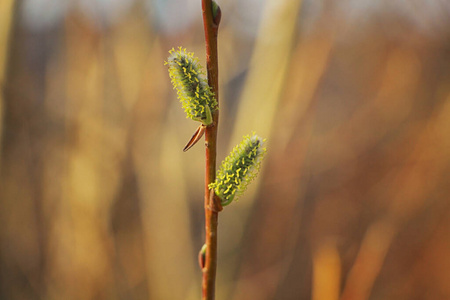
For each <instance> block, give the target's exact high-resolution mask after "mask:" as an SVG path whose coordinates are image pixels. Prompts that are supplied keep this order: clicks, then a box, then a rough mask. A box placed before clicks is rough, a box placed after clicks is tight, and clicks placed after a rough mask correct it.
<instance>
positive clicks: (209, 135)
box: [202, 0, 220, 300]
mask: <svg viewBox="0 0 450 300" xmlns="http://www.w3.org/2000/svg"><path fill="white" fill-rule="evenodd" d="M212 6H213V4H212V1H211V0H202V11H203V25H204V30H205V42H206V68H207V74H208V84H209V86H210V87H211V88H212V90H213V92H214V94H215V97H216V100H217V102H218V103H219V86H218V73H219V70H218V61H217V30H218V23H219V21H218V20H220V17H219V18H217V15H216V18H214V17H213V10H212ZM218 121H219V110H218V109H216V110H215V111H214V113H213V123H212V125H211V126H208V127H207V128H206V130H205V146H206V151H205V156H206V170H205V231H206V237H205V239H206V255H205V264H204V266H203V270H202V271H203V280H202V299H203V300H213V299H214V295H215V281H216V270H217V225H218V211H217V210H215V209H211V203H210V190H209V188H208V185H209V184H210V183H212V182H214V180H215V176H216V148H217V127H218ZM213 197H214V195H213ZM213 197H211V199H213Z"/></svg>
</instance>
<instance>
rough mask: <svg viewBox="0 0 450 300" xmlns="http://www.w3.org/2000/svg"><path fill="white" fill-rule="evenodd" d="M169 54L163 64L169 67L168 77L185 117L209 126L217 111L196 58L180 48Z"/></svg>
mask: <svg viewBox="0 0 450 300" xmlns="http://www.w3.org/2000/svg"><path fill="white" fill-rule="evenodd" d="M169 53H170V56H169V58H168V59H167V62H165V64H166V65H168V66H169V76H170V78H171V80H172V84H173V87H174V89H176V90H177V95H178V99H179V100H180V102H181V103H182V105H183V108H184V110H185V112H186V114H187V117H188V118H191V119H192V120H195V121H199V122H202V123H203V124H204V125H210V124H211V123H212V116H211V114H212V112H214V111H215V110H216V109H217V101H216V99H215V97H214V93H213V92H212V90H211V88H210V87H209V85H208V83H207V81H206V79H205V77H204V73H203V71H202V66H201V65H200V64H199V62H198V58H196V57H194V53H192V52H187V51H186V49H183V48H181V47H179V48H178V50H175V49H172V50H170V51H169Z"/></svg>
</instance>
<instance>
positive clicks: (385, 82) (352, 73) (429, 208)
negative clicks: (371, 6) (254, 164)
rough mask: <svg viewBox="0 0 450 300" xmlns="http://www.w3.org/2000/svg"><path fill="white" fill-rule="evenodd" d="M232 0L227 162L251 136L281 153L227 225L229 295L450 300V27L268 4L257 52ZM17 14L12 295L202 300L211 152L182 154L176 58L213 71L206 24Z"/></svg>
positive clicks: (7, 240)
mask: <svg viewBox="0 0 450 300" xmlns="http://www.w3.org/2000/svg"><path fill="white" fill-rule="evenodd" d="M223 2H224V3H220V4H221V6H222V8H223V9H222V11H223V19H222V25H221V26H222V27H221V29H220V30H221V31H220V34H221V36H220V40H219V47H220V49H219V54H220V81H221V96H222V97H221V101H222V102H221V108H222V114H221V119H220V129H219V132H220V137H219V147H220V149H219V158H218V159H219V160H221V159H222V158H223V157H224V156H225V155H226V154H227V151H229V150H230V149H231V148H232V146H233V144H234V143H235V142H236V141H237V140H239V139H240V137H241V136H242V135H243V134H247V133H250V131H252V130H255V131H256V132H257V133H258V134H260V135H262V136H265V137H267V138H268V143H269V148H268V155H267V159H266V161H265V162H264V167H263V172H262V174H261V175H260V178H259V182H258V183H257V184H253V185H252V186H251V189H250V191H249V192H248V193H247V194H246V195H245V196H244V197H243V198H242V199H241V200H240V201H239V202H237V203H235V204H233V205H232V206H230V207H227V208H226V209H225V211H224V212H223V213H222V214H221V218H220V226H219V234H220V237H219V272H218V278H217V280H218V281H217V293H218V299H234V300H238V299H258V300H260V299H263V300H264V299H267V300H269V299H283V300H284V299H314V300H326V299H328V300H333V299H424V298H425V299H446V298H450V290H449V287H448V282H449V281H450V278H449V272H448V270H449V268H450V265H449V262H450V260H449V257H450V255H449V253H450V246H449V245H450V231H449V228H450V227H449V225H450V224H449V221H448V220H450V207H449V204H448V194H449V192H450V186H449V184H448V182H449V180H450V178H449V175H448V174H450V164H449V160H450V152H449V150H448V149H450V121H449V120H450V83H449V82H450V81H449V79H450V71H449V70H450V64H449V61H450V57H449V54H448V51H447V50H448V42H446V41H447V40H448V32H446V31H445V30H435V31H434V32H433V34H431V33H430V31H424V30H423V28H427V29H429V27H430V26H433V24H434V25H439V24H441V23H440V22H444V21H442V20H440V19H434V20H431V19H429V16H430V15H428V14H427V13H426V11H425V10H424V12H423V16H424V18H417V16H418V15H420V14H421V13H422V12H420V11H415V12H414V14H415V15H414V18H412V19H413V20H414V19H420V20H421V23H420V24H419V26H414V24H413V23H408V22H411V20H409V19H406V20H405V19H402V18H400V17H399V16H398V15H396V14H393V13H390V14H389V13H387V12H384V13H383V10H382V9H379V8H380V7H378V9H379V10H378V11H376V12H375V13H372V14H368V15H367V17H366V18H364V22H362V21H361V19H358V18H355V19H347V18H351V16H352V14H351V13H349V14H343V13H342V11H339V9H338V8H339V7H337V8H336V7H333V6H328V5H324V6H323V7H321V8H319V9H318V8H317V7H315V6H314V4H312V3H311V2H309V1H265V2H261V3H260V4H259V5H264V7H263V8H261V9H259V10H260V11H262V12H263V13H262V15H261V17H260V18H259V19H258V20H260V22H261V23H260V24H259V30H258V31H257V32H258V35H257V37H255V40H253V39H252V36H251V33H252V32H253V31H254V30H253V28H251V29H248V30H239V27H237V26H236V23H237V21H236V20H237V19H236V18H237V17H239V16H241V17H240V18H241V19H239V21H240V22H244V23H245V22H246V20H245V18H244V17H242V16H245V13H244V12H243V11H238V9H239V7H240V4H239V3H240V2H238V1H223ZM12 3H13V2H11V1H3V2H1V4H0V15H2V16H7V17H8V16H9V17H12V16H14V17H15V18H12V20H13V23H12V24H13V26H12V30H13V31H12V32H13V35H12V38H11V39H9V42H8V43H2V44H1V46H0V47H1V48H0V63H1V61H2V60H5V58H8V60H6V61H7V65H6V66H5V67H4V68H3V69H4V70H5V71H4V74H5V75H4V76H3V75H2V74H3V73H0V79H2V78H4V81H0V84H1V85H0V86H1V88H2V96H3V98H2V99H3V100H2V101H3V102H2V105H1V106H0V107H3V115H2V125H1V126H0V128H1V130H2V132H1V134H0V136H1V138H2V140H1V142H0V145H1V146H2V148H1V153H0V155H1V158H0V162H1V165H0V167H1V169H0V207H1V209H0V221H1V223H0V224H1V226H0V298H2V299H199V297H200V277H201V272H200V270H199V268H198V266H197V251H198V250H199V249H200V248H201V245H202V243H203V199H202V198H203V188H202V186H203V172H204V170H203V166H204V162H203V150H202V145H197V146H196V147H194V148H193V149H191V150H190V151H188V152H187V153H183V152H182V151H181V149H182V148H183V146H184V143H185V142H186V141H187V140H188V139H189V137H190V135H191V134H192V133H193V131H194V130H195V127H196V124H194V123H193V122H191V121H190V120H187V119H186V118H185V116H184V113H183V110H182V109H181V107H180V104H179V103H178V101H177V100H176V96H175V92H174V91H173V90H172V88H171V86H170V80H169V78H168V74H167V70H166V68H165V66H164V65H163V61H164V60H165V59H166V56H167V54H168V50H169V49H171V48H172V47H177V46H179V45H182V46H185V47H187V48H188V49H189V50H190V51H194V52H195V53H196V55H198V56H199V57H200V60H201V61H202V62H204V60H205V58H204V55H203V53H204V49H203V48H204V41H203V32H202V26H201V20H200V19H199V20H198V21H197V22H194V23H189V26H185V27H184V28H182V29H180V28H178V29H177V30H178V31H177V32H176V33H172V34H169V33H168V32H169V31H170V30H169V27H167V26H166V27H164V26H165V25H164V26H163V25H161V24H159V25H158V22H157V21H156V20H157V18H153V17H152V16H154V15H152V13H155V11H150V18H148V14H147V12H146V10H145V9H144V5H143V4H142V3H135V5H134V6H133V7H132V8H131V9H130V10H129V11H127V12H126V13H124V14H123V17H122V18H121V19H120V21H118V22H117V23H114V24H103V25H102V24H100V25H99V24H97V23H92V19H90V18H88V17H86V16H85V15H83V14H82V13H81V11H80V10H77V9H75V8H72V9H71V10H70V11H68V13H67V14H66V15H65V16H64V18H62V19H61V20H62V21H61V23H57V24H55V25H54V26H53V27H48V28H46V29H42V28H41V27H39V28H30V27H24V26H23V25H21V24H22V23H20V22H19V19H18V14H12V13H11V12H10V11H9V10H10V9H11V8H12V7H13V6H12ZM325 3H326V2H325ZM433 3H435V2H433ZM9 5H11V6H9ZM405 5H406V4H405ZM10 7H11V8H10ZM18 9H20V5H19V6H18ZM199 9H200V5H199ZM360 9H361V8H360ZM409 9H410V8H409V7H405V12H408V13H410V14H411V12H412V11H411V10H409ZM174 13H175V12H174ZM179 13H180V12H177V14H179ZM187 13H188V12H187V11H186V14H187ZM355 13H357V10H356V12H355ZM311 16H314V17H311ZM427 16H428V22H429V23H426V20H427V19H426V17H427ZM178 17H179V15H177V18H178ZM177 18H175V17H174V20H173V22H176V21H177ZM188 19H189V18H188V17H186V20H188ZM36 20H39V18H37V19H36ZM186 20H185V21H186ZM251 21H252V22H253V23H252V24H254V21H255V20H253V19H252V20H251ZM0 22H2V30H1V31H0V32H1V33H0V41H7V40H8V33H9V32H10V31H9V30H8V28H7V24H9V22H8V20H7V19H4V18H1V19H0ZM3 22H4V24H6V25H3ZM232 22H234V23H232ZM155 24H156V25H155ZM405 24H407V25H405ZM426 24H428V26H425V27H424V25H426ZM250 25H251V24H250ZM250 25H249V26H250ZM3 26H4V27H3ZM102 26H103V27H102ZM161 28H163V29H164V28H165V29H164V30H160V29H161ZM174 28H177V27H176V26H174ZM249 28H250V27H249ZM438 28H439V26H438ZM8 51H9V52H8ZM0 72H3V70H2V68H1V64H0Z"/></svg>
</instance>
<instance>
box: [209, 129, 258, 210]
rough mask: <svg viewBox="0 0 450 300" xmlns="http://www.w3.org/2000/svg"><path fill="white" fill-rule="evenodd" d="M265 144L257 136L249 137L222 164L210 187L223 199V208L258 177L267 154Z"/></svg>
mask: <svg viewBox="0 0 450 300" xmlns="http://www.w3.org/2000/svg"><path fill="white" fill-rule="evenodd" d="M264 142H265V140H263V139H262V138H260V137H259V136H257V135H255V134H252V135H251V136H250V135H247V136H245V137H244V140H243V141H242V142H241V143H240V144H239V145H237V146H236V147H234V149H233V151H231V153H230V155H228V156H227V157H226V158H225V160H224V161H223V162H222V165H221V166H220V169H219V171H218V172H217V176H216V181H215V182H213V183H211V184H210V185H209V188H210V189H214V191H215V193H216V195H217V196H219V198H220V199H221V203H222V206H225V205H228V204H230V203H231V202H232V201H233V200H234V199H237V196H239V195H241V194H242V193H243V192H244V191H245V189H246V188H247V185H248V184H249V183H250V182H251V181H252V180H253V179H254V178H255V177H256V175H258V172H259V169H260V165H261V161H262V159H263V157H264V154H265V153H266V148H264Z"/></svg>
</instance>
